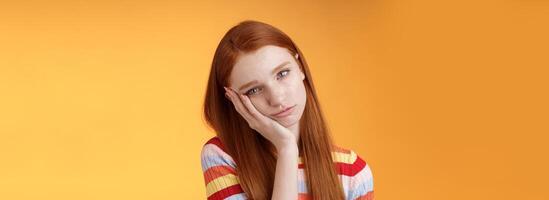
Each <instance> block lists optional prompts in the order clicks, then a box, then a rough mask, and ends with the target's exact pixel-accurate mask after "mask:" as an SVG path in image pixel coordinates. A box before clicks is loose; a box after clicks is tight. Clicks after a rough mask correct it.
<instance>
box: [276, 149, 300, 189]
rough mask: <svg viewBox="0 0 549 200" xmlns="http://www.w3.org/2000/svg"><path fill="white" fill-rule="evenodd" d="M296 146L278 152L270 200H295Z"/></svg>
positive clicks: (297, 153)
mask: <svg viewBox="0 0 549 200" xmlns="http://www.w3.org/2000/svg"><path fill="white" fill-rule="evenodd" d="M298 151H299V150H298V148H297V146H291V145H290V146H288V147H284V148H281V149H279V150H278V158H277V160H276V172H275V180H274V188H273V196H272V200H289V199H295V200H297V198H298V194H297V170H298V169H297V159H298V156H299V152H298Z"/></svg>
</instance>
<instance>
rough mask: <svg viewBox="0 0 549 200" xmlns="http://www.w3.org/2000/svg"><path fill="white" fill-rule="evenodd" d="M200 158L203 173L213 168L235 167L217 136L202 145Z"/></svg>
mask: <svg viewBox="0 0 549 200" xmlns="http://www.w3.org/2000/svg"><path fill="white" fill-rule="evenodd" d="M200 158H201V161H202V170H203V171H206V170H207V169H208V168H211V167H215V166H230V167H233V168H234V167H236V164H235V162H234V160H233V158H232V157H231V156H229V154H227V152H226V151H225V146H224V145H223V143H222V142H221V140H220V139H219V137H217V136H214V137H212V138H210V139H209V140H208V141H207V142H206V143H204V145H203V146H202V151H201V153H200Z"/></svg>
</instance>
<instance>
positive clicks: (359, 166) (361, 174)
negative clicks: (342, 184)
mask: <svg viewBox="0 0 549 200" xmlns="http://www.w3.org/2000/svg"><path fill="white" fill-rule="evenodd" d="M351 154H354V157H356V159H355V161H354V164H353V170H351V171H352V173H353V176H352V178H351V183H350V186H349V189H350V190H351V193H350V199H353V200H373V199H374V178H373V176H372V170H371V169H370V165H369V164H368V163H366V161H364V160H363V159H362V158H361V157H360V156H358V155H356V153H355V152H354V151H352V152H351Z"/></svg>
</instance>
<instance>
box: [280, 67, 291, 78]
mask: <svg viewBox="0 0 549 200" xmlns="http://www.w3.org/2000/svg"><path fill="white" fill-rule="evenodd" d="M289 73H290V70H289V69H287V70H283V71H281V72H278V75H280V76H281V77H285V76H288V74H289ZM282 74H283V75H282Z"/></svg>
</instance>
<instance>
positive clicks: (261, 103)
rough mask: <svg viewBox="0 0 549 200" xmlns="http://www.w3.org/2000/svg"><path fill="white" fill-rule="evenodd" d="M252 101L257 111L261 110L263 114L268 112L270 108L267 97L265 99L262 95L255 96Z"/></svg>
mask: <svg viewBox="0 0 549 200" xmlns="http://www.w3.org/2000/svg"><path fill="white" fill-rule="evenodd" d="M250 101H251V102H252V104H253V105H254V107H255V109H256V110H257V111H259V112H260V113H261V114H264V115H265V114H267V112H266V111H267V110H268V105H267V102H266V101H265V99H263V98H262V97H254V98H250Z"/></svg>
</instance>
